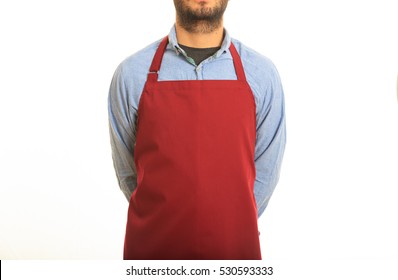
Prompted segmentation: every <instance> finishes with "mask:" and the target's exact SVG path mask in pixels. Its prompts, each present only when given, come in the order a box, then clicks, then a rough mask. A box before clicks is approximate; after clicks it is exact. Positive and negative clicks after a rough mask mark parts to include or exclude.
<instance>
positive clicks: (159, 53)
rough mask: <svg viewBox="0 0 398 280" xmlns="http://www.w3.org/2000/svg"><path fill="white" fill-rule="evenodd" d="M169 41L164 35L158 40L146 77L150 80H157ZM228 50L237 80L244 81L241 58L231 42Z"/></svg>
mask: <svg viewBox="0 0 398 280" xmlns="http://www.w3.org/2000/svg"><path fill="white" fill-rule="evenodd" d="M168 43H169V38H168V36H166V37H164V38H163V40H162V41H161V42H160V45H159V47H158V49H157V50H156V53H155V56H154V57H153V60H152V64H151V67H150V68H149V73H148V79H150V80H152V81H157V80H158V72H159V69H160V65H161V64H162V59H163V55H164V52H165V50H166V47H167V44H168ZM229 51H230V52H231V55H232V59H233V61H234V66H235V72H236V76H237V78H238V80H241V81H246V75H245V71H244V70H243V65H242V60H241V59H240V56H239V54H238V51H237V50H236V48H235V46H234V44H233V43H232V42H231V45H230V46H229Z"/></svg>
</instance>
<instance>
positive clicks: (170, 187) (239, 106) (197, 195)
mask: <svg viewBox="0 0 398 280" xmlns="http://www.w3.org/2000/svg"><path fill="white" fill-rule="evenodd" d="M167 44H168V40H167V37H166V38H164V40H163V41H162V42H161V44H160V46H159V47H158V50H157V52H156V54H155V56H154V58H153V61H152V65H151V68H150V73H149V74H148V79H147V81H146V84H145V87H144V90H143V93H142V95H141V99H140V104H139V107H138V124H137V134H136V145H135V154H134V161H135V165H136V168H137V188H136V190H135V191H134V192H133V194H132V197H131V200H130V205H129V210H128V221H127V229H126V237H125V244H124V259H159V260H161V259H190V260H193V259H261V252H260V244H259V237H258V230H257V209H256V202H255V198H254V193H253V187H254V179H255V167H254V146H255V141H256V108H255V102H254V97H253V94H252V91H251V89H250V87H249V84H248V83H247V81H246V77H245V73H244V70H243V66H242V62H241V60H240V57H239V55H238V53H237V51H236V49H235V47H234V46H233V45H232V44H231V47H230V52H231V54H232V57H233V61H234V65H235V71H236V74H237V77H238V79H237V80H184V81H158V74H157V72H158V70H159V69H160V65H161V62H162V57H163V54H164V52H165V49H166V46H167Z"/></svg>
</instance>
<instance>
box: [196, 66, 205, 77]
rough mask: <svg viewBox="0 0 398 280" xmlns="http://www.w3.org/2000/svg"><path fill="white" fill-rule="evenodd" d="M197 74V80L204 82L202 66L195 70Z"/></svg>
mask: <svg viewBox="0 0 398 280" xmlns="http://www.w3.org/2000/svg"><path fill="white" fill-rule="evenodd" d="M195 72H196V79H197V80H203V72H202V66H201V65H199V66H196V68H195Z"/></svg>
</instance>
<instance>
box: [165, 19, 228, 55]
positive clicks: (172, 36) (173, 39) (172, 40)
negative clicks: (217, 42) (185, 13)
mask: <svg viewBox="0 0 398 280" xmlns="http://www.w3.org/2000/svg"><path fill="white" fill-rule="evenodd" d="M230 45H231V37H230V36H229V33H228V32H227V30H226V29H225V28H224V39H223V41H222V43H221V48H220V49H219V50H218V51H217V52H216V53H215V54H214V57H215V58H217V57H219V56H220V55H221V54H223V53H224V52H226V51H227V50H228V49H229V46H230ZM167 48H168V49H172V50H174V51H176V52H177V54H178V53H179V52H180V51H181V50H182V49H181V48H180V46H179V45H178V41H177V33H176V28H175V25H173V27H172V28H171V30H170V33H169V44H168V46H167Z"/></svg>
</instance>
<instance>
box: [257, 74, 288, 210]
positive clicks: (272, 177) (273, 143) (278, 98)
mask: <svg viewBox="0 0 398 280" xmlns="http://www.w3.org/2000/svg"><path fill="white" fill-rule="evenodd" d="M262 91H263V95H262V96H263V100H261V103H260V105H259V108H258V113H257V137H256V148H255V166H256V181H255V183H254V194H255V197H256V203H257V211H258V217H260V216H261V214H262V213H263V212H264V210H265V208H266V207H267V205H268V202H269V200H270V198H271V195H272V193H273V191H274V189H275V187H276V185H277V183H278V180H279V173H280V169H281V163H282V158H283V154H284V150H285V143H286V127H285V106H284V96H283V88H282V85H281V82H280V78H279V75H278V73H277V71H276V69H274V71H272V72H271V80H270V83H269V84H268V85H267V86H266V87H265V88H263V89H262Z"/></svg>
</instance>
